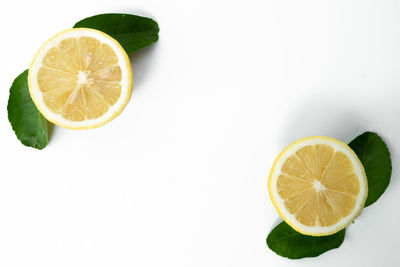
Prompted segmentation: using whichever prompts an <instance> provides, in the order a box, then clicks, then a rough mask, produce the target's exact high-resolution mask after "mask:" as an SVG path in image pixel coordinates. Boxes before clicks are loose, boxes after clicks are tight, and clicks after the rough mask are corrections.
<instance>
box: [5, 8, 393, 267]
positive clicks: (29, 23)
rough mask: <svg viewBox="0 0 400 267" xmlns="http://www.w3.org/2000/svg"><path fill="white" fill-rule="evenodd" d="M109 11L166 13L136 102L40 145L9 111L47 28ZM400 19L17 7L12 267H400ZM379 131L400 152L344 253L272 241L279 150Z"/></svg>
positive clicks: (9, 39)
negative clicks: (273, 245) (101, 122)
mask: <svg viewBox="0 0 400 267" xmlns="http://www.w3.org/2000/svg"><path fill="white" fill-rule="evenodd" d="M106 12H125V13H134V14H140V15H146V16H150V17H153V18H155V19H156V20H157V21H158V23H159V25H160V29H161V31H160V39H159V42H158V43H157V44H155V45H153V46H152V47H149V48H146V49H144V50H143V51H141V52H138V53H136V54H134V55H133V56H132V62H133V70H134V90H133V95H132V98H131V100H130V102H129V104H128V105H127V106H126V108H125V110H124V111H123V112H122V113H121V115H120V116H119V117H117V118H116V119H115V120H113V121H112V122H111V123H109V124H107V125H105V126H103V127H100V128H98V129H94V130H83V131H74V130H66V129H62V128H59V127H54V130H53V133H52V134H51V138H50V142H49V145H48V146H47V147H46V148H45V149H44V150H42V151H39V150H35V149H32V148H28V147H24V146H23V145H22V144H21V143H20V142H19V141H18V140H17V138H16V137H15V135H14V132H13V131H12V129H11V126H10V124H9V122H8V119H7V112H6V106H7V101H8V94H9V88H10V86H11V83H12V81H13V79H14V78H15V77H16V76H17V75H19V74H20V73H21V72H22V71H23V70H25V69H26V68H27V67H28V65H29V64H30V61H31V60H32V57H33V55H34V54H35V52H36V50H37V49H38V48H39V47H40V45H41V44H42V43H43V42H44V41H46V40H47V39H48V38H49V37H51V36H52V35H54V34H55V33H57V32H59V31H61V30H64V29H66V28H69V27H72V25H73V24H74V23H75V22H77V21H78V20H80V19H82V18H85V17H88V16H91V15H95V14H98V13H106ZM399 14H400V3H399V2H397V1H381V0H380V1H378V0H377V1H366V0H360V1H349V0H343V1H340V0H334V1H321V0H316V1H299V0H294V1H254V0H247V1H232V0H227V1H216V0H202V1H187V0H174V1H162V0H160V1H155V0H136V1H132V0H118V1H117V0H114V1H105V0H94V1H82V0H79V1H75V0H69V1H63V2H61V1H60V2H59V1H16V0H14V1H8V2H7V4H3V6H2V16H0V25H1V26H2V34H1V36H2V37H1V50H0V53H1V54H0V56H1V71H0V75H1V79H0V83H1V84H0V85H1V86H0V87H1V90H0V101H1V103H0V106H1V112H0V127H1V131H0V134H1V135H0V137H1V140H2V146H1V149H0V156H1V164H0V266H5V267H8V266H10V267H11V266H18V267H20V266H21V267H22V266H40V267H47V266H49V267H50V266H51V267H54V266H57V267H61V266H66V267H67V266H68V267H70V266H85V267H87V266H96V267H103V266H121V267H125V266H141V267H153V266H165V267H168V266H173V267H183V266H185V267H186V266H188V267H192V266H193V267H205V266H207V267H237V266H241V267H242V266H254V267H258V266H260V267H265V266H271V267H280V266H324V267H325V266H342V267H344V266H364V267H367V266H398V264H399V262H400V260H399V258H398V253H399V249H400V245H399V243H400V234H399V231H398V226H399V219H400V215H399V214H400V213H399V203H400V194H399V193H398V192H399V190H400V183H399V172H398V168H397V166H398V160H399V157H398V153H399V151H400V126H399V119H398V118H399V114H400V105H399V100H400V16H399ZM367 130H369V131H375V132H377V133H379V134H380V135H381V136H382V137H383V139H384V140H385V141H386V142H387V144H388V146H389V149H390V151H391V153H392V161H393V175H392V180H391V183H390V186H389V187H388V189H387V190H386V193H385V194H384V195H383V196H382V197H381V198H380V199H379V201H378V202H377V203H375V204H374V205H372V206H370V207H368V208H367V209H365V210H364V211H363V212H362V214H361V216H360V217H359V218H358V219H357V220H356V222H355V224H352V225H351V226H350V227H348V231H347V235H346V239H345V242H344V243H343V245H342V246H341V247H340V248H339V249H336V250H332V251H329V252H328V253H326V254H323V255H321V256H320V257H318V258H312V259H303V260H297V261H293V260H288V259H285V258H282V257H279V256H277V255H276V254H275V253H273V252H272V251H270V250H269V249H268V247H267V245H266V243H265V238H266V236H267V235H268V233H269V231H270V230H271V229H272V228H273V227H274V225H276V223H278V222H279V216H278V214H277V212H276V211H275V209H274V207H273V205H272V203H271V202H270V200H269V197H268V191H267V176H268V173H269V170H270V167H271V165H272V162H273V160H274V159H275V157H276V156H277V154H278V153H279V152H280V151H281V150H282V149H283V148H284V147H285V146H287V145H288V144H290V143H291V142H293V141H295V140H296V139H298V138H301V137H305V136H309V135H326V136H331V137H334V138H337V139H340V140H342V141H344V142H349V141H351V140H352V139H353V138H354V137H356V136H357V135H359V134H361V133H362V132H364V131H367Z"/></svg>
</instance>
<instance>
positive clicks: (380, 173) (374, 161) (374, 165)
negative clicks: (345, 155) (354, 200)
mask: <svg viewBox="0 0 400 267" xmlns="http://www.w3.org/2000/svg"><path fill="white" fill-rule="evenodd" d="M349 146H350V147H351V148H352V149H353V150H354V152H356V154H357V156H358V158H359V159H360V161H361V163H362V164H363V166H364V169H365V173H366V175H367V180H368V197H367V200H366V202H365V207H367V206H369V205H371V204H372V203H374V202H375V201H377V200H378V198H379V197H380V196H381V195H382V194H383V192H385V190H386V188H387V187H388V185H389V182H390V176H391V174H392V162H391V160H390V153H389V149H388V148H387V146H386V144H385V142H383V140H382V138H380V137H379V136H378V135H377V134H376V133H372V132H365V133H363V134H362V135H359V136H357V137H356V138H355V139H354V140H353V141H351V142H350V144H349Z"/></svg>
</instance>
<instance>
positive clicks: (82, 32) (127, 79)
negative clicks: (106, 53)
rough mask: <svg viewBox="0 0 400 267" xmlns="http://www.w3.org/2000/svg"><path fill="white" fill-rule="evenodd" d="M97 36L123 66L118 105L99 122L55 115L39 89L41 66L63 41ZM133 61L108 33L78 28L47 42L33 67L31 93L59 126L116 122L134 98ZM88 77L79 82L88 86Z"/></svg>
mask: <svg viewBox="0 0 400 267" xmlns="http://www.w3.org/2000/svg"><path fill="white" fill-rule="evenodd" d="M83 36H87V37H93V38H96V39H97V40H98V41H100V42H101V43H104V44H107V45H109V46H110V47H111V48H112V50H113V51H114V53H115V54H116V56H117V58H118V63H117V64H118V65H119V66H120V67H121V68H120V69H121V83H120V84H121V95H120V97H119V99H118V100H117V102H116V103H115V104H114V105H112V106H110V107H109V109H108V111H107V112H106V113H105V114H103V115H102V116H100V117H98V118H96V119H85V120H83V121H71V120H68V119H65V118H64V117H62V116H61V115H60V114H57V113H54V112H52V111H51V110H50V109H49V108H47V105H46V104H45V103H44V101H43V93H42V92H41V91H40V89H39V85H38V81H37V77H38V72H39V69H40V67H41V66H42V64H43V63H42V62H43V59H44V57H45V55H46V53H47V52H48V51H49V50H50V49H51V48H52V47H55V46H57V45H58V44H59V43H60V42H61V41H62V40H64V39H67V38H71V37H72V38H79V37H83ZM131 73H132V72H131V66H130V62H129V58H128V56H127V55H126V53H125V51H124V50H123V48H122V47H121V46H120V45H119V44H118V42H117V41H116V40H114V39H113V38H111V37H110V36H108V35H105V34H104V33H102V32H100V31H97V30H92V29H83V28H82V29H74V30H73V31H68V30H67V31H65V32H61V33H59V34H57V35H55V36H54V37H53V38H51V39H50V40H49V41H48V42H46V43H45V44H44V45H43V46H42V47H41V48H40V49H39V51H38V52H37V54H36V56H35V59H34V62H33V64H32V65H31V66H30V68H29V81H30V83H29V91H30V93H31V96H32V98H33V101H34V102H35V104H36V106H37V107H38V109H39V110H40V111H41V113H42V114H43V115H44V116H45V117H46V119H47V120H49V121H51V122H54V123H56V124H57V125H60V126H63V127H66V128H72V129H84V128H93V127H97V126H100V125H103V124H104V123H105V122H108V121H110V120H112V119H113V118H114V117H115V116H116V115H117V114H118V113H120V112H121V110H122V109H123V108H124V106H125V105H126V103H127V100H128V98H129V97H130V92H131V87H132V75H131ZM85 79H86V74H85V73H84V72H80V73H79V74H78V82H81V83H84V82H85Z"/></svg>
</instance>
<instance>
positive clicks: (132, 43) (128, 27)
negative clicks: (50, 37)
mask: <svg viewBox="0 0 400 267" xmlns="http://www.w3.org/2000/svg"><path fill="white" fill-rule="evenodd" d="M74 28H92V29H96V30H100V31H102V32H105V33H107V34H108V35H110V36H112V37H113V38H114V39H116V40H117V41H118V42H119V43H120V44H121V45H122V47H123V48H124V49H125V51H126V53H128V54H129V53H132V52H134V51H137V50H139V49H141V48H143V47H146V46H148V45H151V44H152V43H154V42H157V40H158V32H159V28H158V24H157V22H155V21H154V20H152V19H150V18H146V17H141V16H136V15H131V14H116V13H113V14H100V15H96V16H93V17H88V18H85V19H83V20H81V21H79V22H77V23H76V24H75V25H74Z"/></svg>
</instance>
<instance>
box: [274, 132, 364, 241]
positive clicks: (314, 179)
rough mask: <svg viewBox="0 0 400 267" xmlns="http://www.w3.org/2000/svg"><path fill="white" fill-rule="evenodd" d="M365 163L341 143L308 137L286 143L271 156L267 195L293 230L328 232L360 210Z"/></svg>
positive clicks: (306, 232) (340, 225)
mask: <svg viewBox="0 0 400 267" xmlns="http://www.w3.org/2000/svg"><path fill="white" fill-rule="evenodd" d="M367 186H368V185H367V180H366V175H365V171H364V168H363V166H362V164H361V162H360V161H359V159H358V157H357V155H356V154H355V153H354V152H353V151H352V150H351V148H350V147H349V146H347V145H346V144H344V143H342V142H340V141H337V140H335V139H333V138H329V137H320V136H315V137H307V138H303V139H300V140H298V141H296V142H294V143H293V144H291V145H289V146H288V147H287V148H286V149H285V150H284V151H282V153H281V154H280V155H279V156H278V158H277V159H276V160H275V162H274V164H273V167H272V170H271V173H270V177H269V182H268V189H269V194H270V198H271V200H272V202H273V203H274V205H275V208H276V209H277V211H278V213H279V214H280V215H281V217H282V218H283V219H284V220H285V221H286V222H287V223H288V224H289V225H290V226H291V227H292V228H294V229H295V230H296V231H298V232H300V233H302V234H307V235H314V236H321V235H330V234H333V233H336V232H338V231H340V230H341V229H343V228H345V227H346V226H347V225H348V224H350V223H351V222H352V221H353V220H354V219H355V218H356V217H357V216H358V215H359V213H360V212H361V210H362V208H363V207H364V203H365V200H366V197H367V193H368V187H367Z"/></svg>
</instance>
